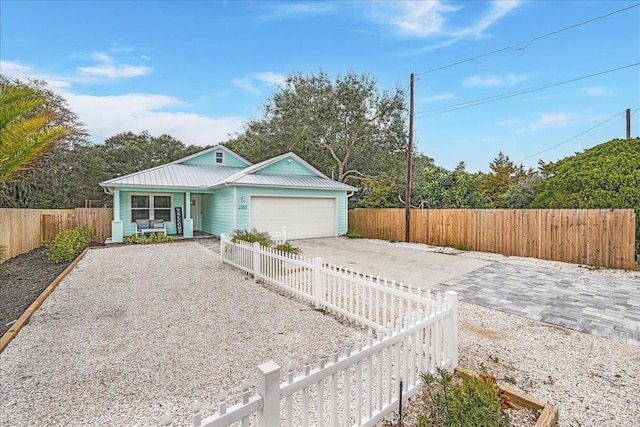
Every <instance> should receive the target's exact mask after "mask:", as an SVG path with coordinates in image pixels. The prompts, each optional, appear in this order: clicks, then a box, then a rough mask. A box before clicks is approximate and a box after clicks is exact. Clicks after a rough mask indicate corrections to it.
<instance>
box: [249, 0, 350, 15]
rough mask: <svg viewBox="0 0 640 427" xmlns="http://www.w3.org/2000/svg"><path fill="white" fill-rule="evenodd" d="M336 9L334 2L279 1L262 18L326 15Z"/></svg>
mask: <svg viewBox="0 0 640 427" xmlns="http://www.w3.org/2000/svg"><path fill="white" fill-rule="evenodd" d="M336 10H337V8H336V4H335V3H328V2H314V3H293V2H290V3H287V2H285V3H280V4H277V5H276V6H275V7H273V8H271V9H270V10H269V11H268V12H267V13H264V14H263V15H262V16H261V18H262V19H281V18H288V17H290V16H304V15H327V14H332V13H335V12H336Z"/></svg>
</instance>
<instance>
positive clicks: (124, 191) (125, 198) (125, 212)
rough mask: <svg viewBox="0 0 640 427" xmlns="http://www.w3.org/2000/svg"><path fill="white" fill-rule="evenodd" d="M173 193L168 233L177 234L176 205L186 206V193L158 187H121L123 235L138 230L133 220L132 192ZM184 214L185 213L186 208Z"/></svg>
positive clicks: (150, 193)
mask: <svg viewBox="0 0 640 427" xmlns="http://www.w3.org/2000/svg"><path fill="white" fill-rule="evenodd" d="M132 193H133V194H149V195H154V194H171V196H172V198H171V223H170V224H168V225H167V233H168V234H176V218H175V215H176V212H175V208H176V207H182V208H184V193H183V192H175V191H173V192H172V191H163V190H160V191H159V190H158V189H138V188H120V220H121V221H122V226H123V235H124V236H128V235H130V234H133V233H134V232H135V231H136V226H135V224H134V223H132V222H131V214H130V212H131V211H130V210H129V202H130V196H131V194H132ZM182 215H183V216H184V215H185V212H184V209H183V210H182Z"/></svg>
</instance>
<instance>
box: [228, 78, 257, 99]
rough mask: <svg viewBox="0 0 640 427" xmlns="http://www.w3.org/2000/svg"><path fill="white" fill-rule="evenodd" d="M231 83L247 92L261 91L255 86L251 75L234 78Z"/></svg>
mask: <svg viewBox="0 0 640 427" xmlns="http://www.w3.org/2000/svg"><path fill="white" fill-rule="evenodd" d="M231 84H232V85H234V86H235V87H238V88H240V89H243V90H246V91H247V92H251V93H255V94H256V95H257V94H259V93H260V91H259V90H258V89H256V88H255V87H254V86H253V79H250V78H249V77H239V78H235V79H232V80H231Z"/></svg>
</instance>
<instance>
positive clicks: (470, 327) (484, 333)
mask: <svg viewBox="0 0 640 427" xmlns="http://www.w3.org/2000/svg"><path fill="white" fill-rule="evenodd" d="M459 326H460V330H464V331H467V332H470V333H472V334H474V335H476V336H478V337H481V338H486V339H489V340H492V341H499V340H504V339H505V338H506V335H505V333H504V331H496V330H493V329H488V328H483V327H482V326H479V325H475V324H473V323H470V322H467V321H465V320H460V323H459Z"/></svg>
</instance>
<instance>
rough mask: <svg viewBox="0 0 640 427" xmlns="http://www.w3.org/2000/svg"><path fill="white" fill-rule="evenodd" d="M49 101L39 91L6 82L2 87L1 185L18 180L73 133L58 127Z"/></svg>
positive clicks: (0, 122) (0, 131)
mask: <svg viewBox="0 0 640 427" xmlns="http://www.w3.org/2000/svg"><path fill="white" fill-rule="evenodd" d="M48 104H49V100H48V99H47V98H46V97H45V96H44V95H43V94H42V93H41V92H39V91H38V90H37V89H34V88H31V87H29V86H26V85H24V84H20V83H14V82H10V81H7V80H3V81H2V84H1V85H0V183H3V182H7V181H10V180H12V179H15V178H16V176H17V174H18V172H19V171H21V170H24V169H27V168H28V167H29V164H30V163H32V162H33V161H34V160H36V159H37V158H38V157H40V156H41V155H42V154H44V152H45V151H46V150H47V149H48V148H49V147H50V146H51V145H52V144H53V143H54V142H56V141H57V140H59V139H60V138H63V137H64V136H65V135H67V134H68V133H69V132H70V130H71V129H70V128H69V127H68V126H64V125H54V124H53V123H52V121H53V119H54V112H53V111H52V110H51V109H50V108H48Z"/></svg>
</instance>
